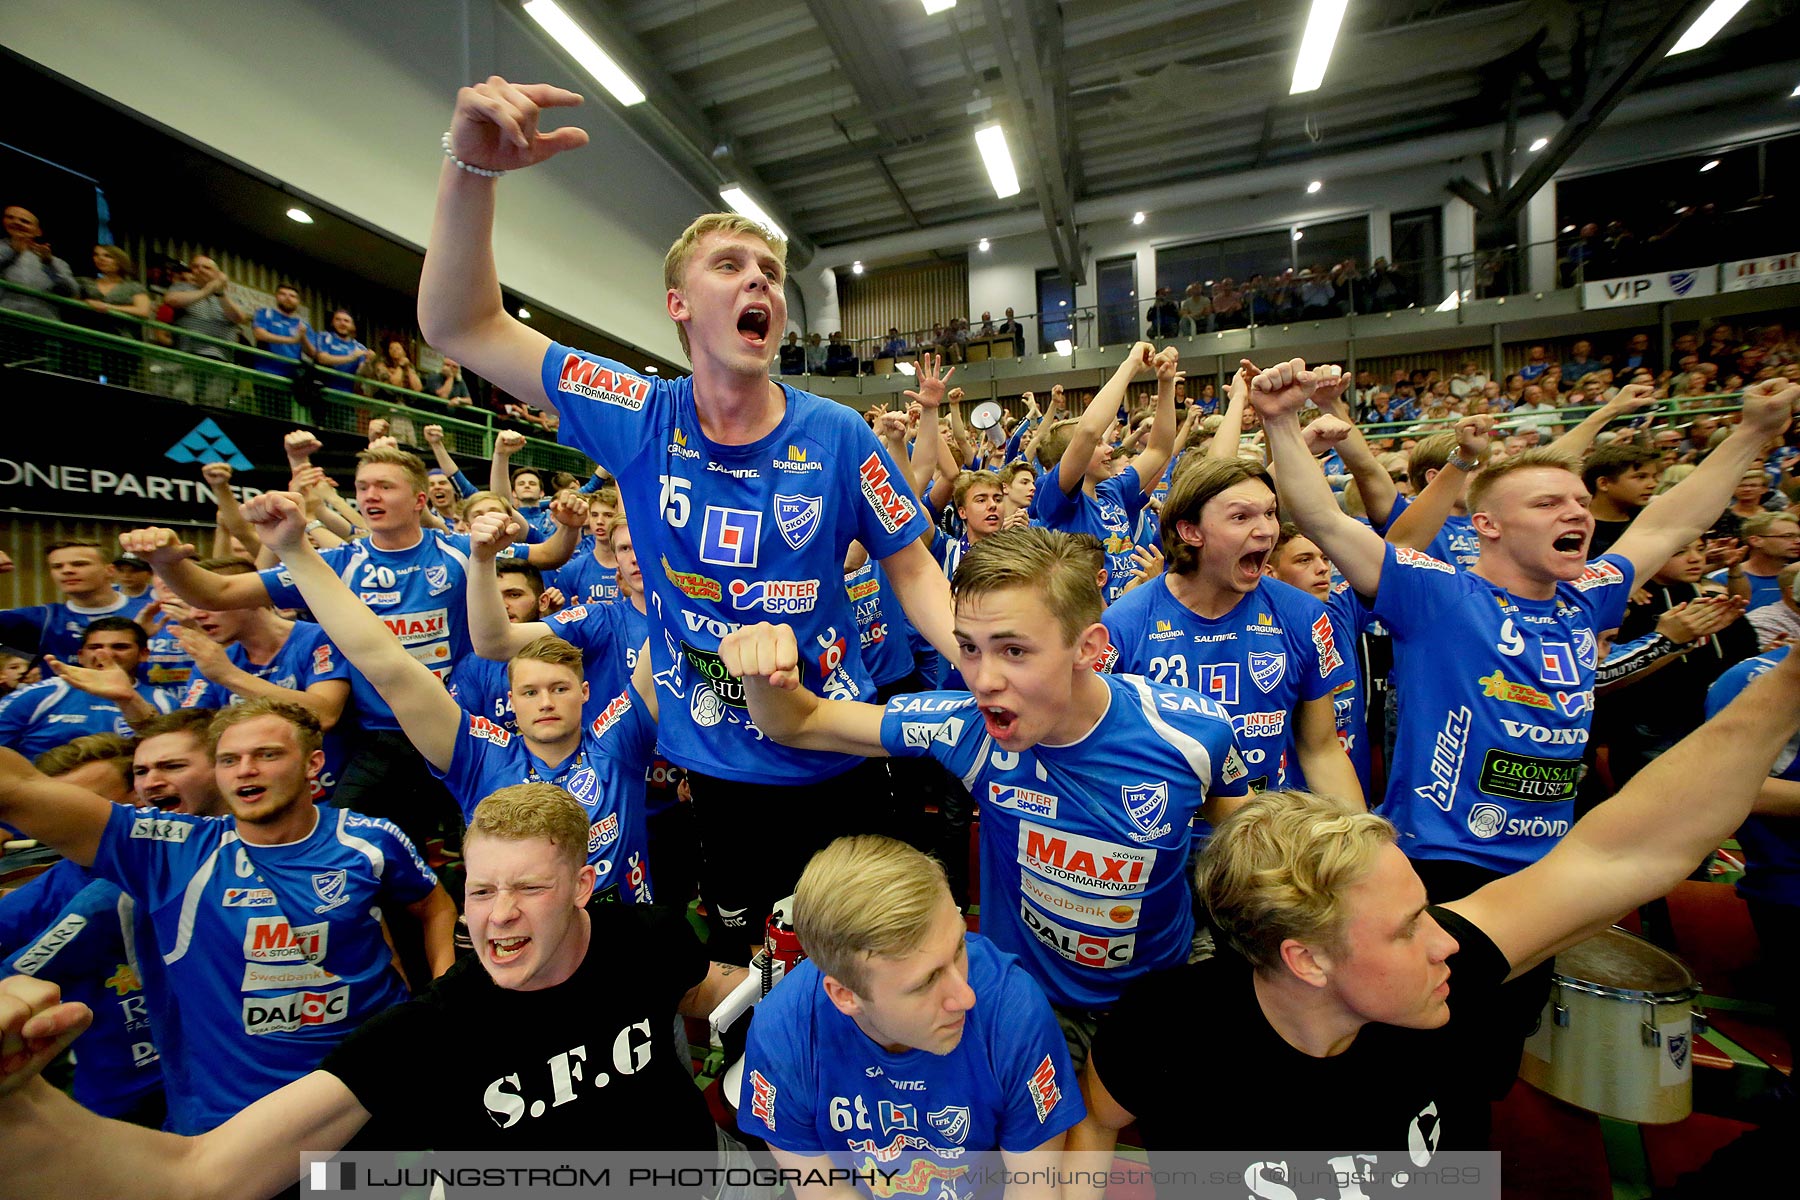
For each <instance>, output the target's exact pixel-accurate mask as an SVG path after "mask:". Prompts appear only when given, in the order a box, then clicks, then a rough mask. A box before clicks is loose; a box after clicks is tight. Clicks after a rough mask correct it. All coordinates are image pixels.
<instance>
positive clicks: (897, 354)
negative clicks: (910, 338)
mask: <svg viewBox="0 0 1800 1200" xmlns="http://www.w3.org/2000/svg"><path fill="white" fill-rule="evenodd" d="M981 315H982V317H983V318H984V322H983V325H982V328H983V329H984V330H986V331H987V332H988V333H990V334H991V333H993V331H994V323H993V322H992V321H987V320H985V318H986V317H987V314H986V313H982V314H981ZM879 357H881V358H905V357H906V339H905V338H903V337H901V336H900V330H899V329H898V328H896V327H894V326H892V325H890V326H888V331H887V340H886V341H884V342H882V343H881V353H880V356H879ZM782 361H783V366H782V368H781V371H782V374H784V375H785V374H787V366H786V359H785V358H784V359H783V360H782Z"/></svg>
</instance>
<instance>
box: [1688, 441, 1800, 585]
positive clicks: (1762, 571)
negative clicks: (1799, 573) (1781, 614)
mask: <svg viewBox="0 0 1800 1200" xmlns="http://www.w3.org/2000/svg"><path fill="white" fill-rule="evenodd" d="M1752 473H1753V474H1755V475H1757V476H1758V479H1757V481H1756V482H1757V485H1758V486H1759V487H1761V486H1766V485H1765V484H1764V480H1763V476H1762V472H1761V471H1760V470H1757V471H1755V472H1752ZM1752 473H1747V474H1745V476H1744V486H1743V487H1742V488H1740V489H1739V490H1740V492H1741V493H1748V492H1749V491H1750V482H1751V480H1750V474H1752ZM1756 503H1757V504H1758V506H1759V507H1760V505H1761V499H1760V495H1759V497H1758V499H1757V501H1756ZM1737 536H1738V538H1739V539H1740V540H1741V541H1742V542H1743V543H1744V545H1745V548H1746V553H1745V555H1744V560H1743V561H1742V562H1740V563H1734V564H1732V565H1731V566H1730V567H1728V568H1726V569H1725V570H1721V571H1714V572H1713V573H1712V574H1711V575H1708V576H1707V577H1706V578H1707V579H1708V580H1710V581H1712V582H1713V583H1723V584H1725V585H1726V586H1727V587H1728V588H1729V589H1730V590H1731V591H1732V592H1733V593H1734V594H1736V595H1741V596H1743V597H1745V598H1746V599H1748V600H1749V601H1750V607H1751V608H1753V609H1754V608H1762V607H1763V606H1764V605H1767V604H1774V603H1775V602H1776V601H1778V600H1780V599H1781V585H1780V582H1779V580H1780V576H1781V573H1782V572H1783V571H1784V570H1786V569H1787V566H1788V564H1789V563H1791V562H1793V561H1794V560H1795V559H1797V558H1800V521H1796V520H1795V518H1793V517H1790V516H1789V515H1788V514H1787V513H1785V512H1769V511H1767V510H1764V511H1761V512H1754V513H1751V514H1750V515H1749V516H1747V517H1742V518H1741V519H1740V520H1739V522H1738V530H1737Z"/></svg>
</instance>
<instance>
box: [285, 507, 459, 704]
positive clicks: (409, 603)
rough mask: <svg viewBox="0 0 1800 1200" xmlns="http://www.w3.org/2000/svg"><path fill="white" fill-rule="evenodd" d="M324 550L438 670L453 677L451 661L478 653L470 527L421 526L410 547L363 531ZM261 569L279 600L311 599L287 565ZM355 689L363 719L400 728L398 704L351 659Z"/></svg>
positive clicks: (301, 602)
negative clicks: (380, 542)
mask: <svg viewBox="0 0 1800 1200" xmlns="http://www.w3.org/2000/svg"><path fill="white" fill-rule="evenodd" d="M319 557H321V558H323V559H324V560H325V561H326V562H327V563H329V564H330V565H331V569H332V570H333V571H335V572H337V575H338V578H340V579H342V580H343V581H344V583H345V584H346V585H348V586H349V588H350V590H351V591H353V592H355V593H356V594H357V596H358V598H360V599H361V600H362V602H363V603H364V604H366V605H368V606H369V607H370V608H371V609H372V610H374V613H375V615H376V616H378V617H380V618H381V620H382V623H383V624H385V625H386V626H387V627H388V628H389V629H390V630H392V631H393V634H394V636H395V637H397V638H399V639H400V644H401V645H403V646H405V647H406V649H407V650H408V651H409V652H410V653H411V654H412V656H413V657H414V658H416V659H418V660H419V661H420V662H422V663H424V664H425V665H426V666H427V667H430V668H431V672H432V674H434V675H436V676H437V677H438V678H440V679H444V678H446V677H448V675H449V674H450V666H451V664H452V663H454V662H456V661H457V660H458V659H461V658H463V657H464V656H466V655H472V654H473V653H474V648H473V646H471V645H470V643H469V610H468V602H467V595H468V590H467V589H468V569H469V537H468V535H467V534H463V533H439V532H436V531H435V530H424V531H422V532H421V534H420V536H419V540H418V541H417V542H416V543H414V544H413V546H412V547H410V548H409V549H406V550H383V549H381V548H380V547H378V546H376V545H375V544H374V543H373V542H371V541H368V540H367V539H364V540H362V541H355V542H349V543H347V544H345V545H342V546H333V547H332V548H331V549H329V550H321V551H320V552H319ZM259 574H260V575H261V577H262V581H263V586H264V587H266V588H267V589H268V591H269V600H270V602H271V603H272V604H274V605H275V607H277V608H304V607H306V598H305V597H303V596H302V595H301V594H300V589H299V588H297V587H295V586H294V584H293V580H292V579H291V578H289V576H288V573H287V570H286V569H285V568H283V567H271V568H269V569H268V570H266V571H262V572H259ZM350 690H351V693H352V695H353V696H354V697H355V700H356V711H357V714H358V719H359V721H360V722H361V724H362V725H363V726H364V727H366V728H369V729H399V728H400V722H399V721H397V720H395V719H394V710H393V709H391V708H389V707H388V703H387V701H385V700H383V699H382V698H381V693H379V692H377V691H376V690H375V687H374V685H373V684H371V683H370V682H369V681H368V680H367V679H365V678H363V674H362V672H361V671H358V670H357V669H356V668H355V667H354V666H352V667H351V668H350Z"/></svg>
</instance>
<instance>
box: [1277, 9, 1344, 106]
mask: <svg viewBox="0 0 1800 1200" xmlns="http://www.w3.org/2000/svg"><path fill="white" fill-rule="evenodd" d="M1349 3H1350V0H1312V11H1311V12H1309V13H1307V14H1306V32H1305V33H1304V34H1302V35H1301V36H1300V53H1299V55H1298V56H1297V57H1295V59H1294V82H1293V84H1292V85H1291V86H1290V87H1289V88H1288V95H1290V96H1297V95H1299V94H1300V93H1301V92H1316V91H1318V90H1319V85H1320V84H1322V83H1324V82H1325V68H1326V66H1328V65H1329V64H1330V62H1331V48H1332V46H1334V45H1336V44H1337V35H1338V26H1339V25H1341V24H1343V22H1344V9H1345V8H1347V7H1349Z"/></svg>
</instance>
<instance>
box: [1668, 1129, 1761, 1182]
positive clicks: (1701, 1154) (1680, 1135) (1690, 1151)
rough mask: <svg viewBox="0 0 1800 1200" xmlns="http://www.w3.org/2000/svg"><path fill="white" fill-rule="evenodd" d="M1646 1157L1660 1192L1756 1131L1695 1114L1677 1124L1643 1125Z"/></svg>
mask: <svg viewBox="0 0 1800 1200" xmlns="http://www.w3.org/2000/svg"><path fill="white" fill-rule="evenodd" d="M1639 1128H1641V1129H1642V1130H1643V1134H1644V1156H1645V1158H1646V1159H1648V1160H1649V1163H1650V1183H1651V1185H1652V1186H1653V1187H1656V1188H1658V1189H1661V1188H1668V1187H1674V1186H1675V1181H1676V1180H1677V1179H1678V1178H1679V1177H1681V1176H1682V1175H1686V1174H1688V1173H1689V1172H1692V1171H1698V1170H1699V1169H1700V1168H1701V1167H1703V1166H1705V1165H1706V1164H1707V1163H1708V1162H1709V1161H1711V1159H1712V1156H1713V1155H1714V1154H1717V1153H1718V1152H1719V1151H1720V1150H1721V1149H1723V1148H1724V1147H1725V1146H1728V1145H1730V1144H1731V1143H1732V1142H1734V1141H1736V1140H1737V1138H1738V1135H1739V1134H1741V1133H1743V1132H1745V1131H1746V1130H1750V1129H1754V1128H1756V1126H1754V1125H1746V1124H1744V1123H1743V1122H1742V1121H1733V1120H1731V1119H1730V1118H1728V1117H1715V1116H1712V1115H1711V1114H1710V1113H1695V1114H1694V1115H1693V1116H1691V1117H1689V1118H1688V1119H1687V1120H1685V1121H1677V1122H1675V1123H1674V1124H1673V1125H1643V1126H1640V1127H1639Z"/></svg>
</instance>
